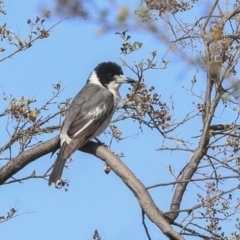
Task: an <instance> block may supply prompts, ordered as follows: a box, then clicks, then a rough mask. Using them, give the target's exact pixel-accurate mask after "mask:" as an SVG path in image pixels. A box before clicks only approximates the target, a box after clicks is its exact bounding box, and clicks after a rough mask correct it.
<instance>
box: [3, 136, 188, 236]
mask: <svg viewBox="0 0 240 240" xmlns="http://www.w3.org/2000/svg"><path fill="white" fill-rule="evenodd" d="M58 145H59V137H58V136H57V137H55V138H52V139H50V140H49V141H46V142H44V143H41V144H39V145H37V146H35V147H33V148H31V149H29V150H27V151H25V152H23V153H21V154H19V155H18V156H17V157H16V158H13V159H11V161H9V162H8V163H7V164H6V165H5V166H4V167H2V169H1V170H0V184H3V183H4V182H5V181H6V180H8V179H9V178H10V177H11V176H13V174H15V173H17V172H18V171H20V170H21V169H22V168H24V167H25V166H26V165H27V164H29V163H31V162H33V161H34V160H37V159H38V158H40V157H42V156H44V155H46V154H48V153H51V152H53V151H55V150H56V149H57V148H58ZM81 150H82V151H84V152H87V153H90V154H93V155H94V156H96V157H98V158H100V159H102V160H103V161H105V162H106V164H107V165H108V166H109V167H111V169H112V170H113V171H114V172H115V173H116V174H117V175H118V176H119V177H120V178H121V179H122V181H123V182H124V183H125V184H126V185H127V187H128V188H129V189H130V190H131V191H132V192H133V194H134V196H135V197H136V198H137V200H138V202H139V204H140V206H141V208H142V209H143V211H144V212H145V214H146V215H147V216H148V218H149V219H150V220H151V221H152V222H153V223H155V224H156V225H157V226H158V227H159V228H160V229H161V230H162V232H163V233H164V234H165V235H166V236H168V237H169V239H172V240H182V239H183V238H182V237H181V236H180V235H179V234H178V233H176V232H175V231H174V230H173V229H172V227H171V225H170V224H169V223H168V221H167V220H166V219H165V217H164V216H163V212H162V211H160V210H159V209H158V207H157V205H156V204H155V203H154V201H153V200H152V198H151V196H150V194H149V193H148V191H147V190H146V188H145V186H144V185H143V184H142V183H141V182H140V181H139V180H138V179H137V178H136V177H135V175H134V174H133V173H132V172H131V171H130V170H129V169H128V168H127V167H126V166H125V165H124V164H123V163H122V162H121V160H120V159H119V158H118V157H116V156H115V155H114V154H113V153H112V152H110V151H109V150H108V149H106V148H105V147H104V146H102V145H99V144H98V143H95V142H89V143H87V144H86V145H85V146H84V147H83V148H82V149H81Z"/></svg>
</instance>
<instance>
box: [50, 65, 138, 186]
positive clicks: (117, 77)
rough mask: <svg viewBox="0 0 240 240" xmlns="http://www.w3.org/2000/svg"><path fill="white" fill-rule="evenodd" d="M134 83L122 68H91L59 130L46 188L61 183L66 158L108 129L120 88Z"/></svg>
mask: <svg viewBox="0 0 240 240" xmlns="http://www.w3.org/2000/svg"><path fill="white" fill-rule="evenodd" d="M134 82H135V80H133V79H132V78H129V77H126V76H124V75H123V71H122V68H121V67H120V66H119V65H118V64H117V63H115V62H102V63H100V64H98V65H97V66H96V67H95V68H94V70H93V71H92V73H91V74H90V76H89V77H88V79H87V82H86V84H85V85H84V87H83V88H82V89H81V90H80V91H79V92H78V93H77V95H76V96H75V97H74V98H73V100H72V102H71V104H70V106H69V109H68V111H67V113H66V116H65V119H64V121H63V124H62V128H61V131H60V150H59V153H58V156H57V158H56V160H55V162H54V165H53V169H52V172H51V174H50V177H49V181H48V184H49V186H50V185H52V184H55V186H58V185H59V184H60V183H61V182H62V180H61V177H62V173H63V169H64V166H65V163H66V161H67V159H68V158H70V157H71V155H72V154H73V153H74V152H75V151H76V150H78V149H79V148H81V147H82V146H83V145H85V144H86V143H87V142H88V141H89V140H91V139H93V138H96V137H97V136H99V135H100V134H101V133H102V132H103V131H104V130H105V129H106V128H107V127H108V125H109V123H110V121H111V119H112V116H113V114H114V112H115V110H116V108H117V106H118V103H119V101H120V99H121V96H120V93H119V88H120V86H121V85H122V84H123V83H134Z"/></svg>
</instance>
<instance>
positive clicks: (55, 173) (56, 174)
mask: <svg viewBox="0 0 240 240" xmlns="http://www.w3.org/2000/svg"><path fill="white" fill-rule="evenodd" d="M66 146H67V143H66V142H64V143H63V145H62V146H61V148H60V151H59V153H58V156H57V159H56V161H55V163H54V165H53V170H52V172H51V174H50V177H49V180H48V185H49V186H50V185H51V184H52V183H54V184H57V183H58V182H59V181H61V177H62V173H63V169H64V166H65V163H66V160H67V159H65V158H64V151H65V148H66Z"/></svg>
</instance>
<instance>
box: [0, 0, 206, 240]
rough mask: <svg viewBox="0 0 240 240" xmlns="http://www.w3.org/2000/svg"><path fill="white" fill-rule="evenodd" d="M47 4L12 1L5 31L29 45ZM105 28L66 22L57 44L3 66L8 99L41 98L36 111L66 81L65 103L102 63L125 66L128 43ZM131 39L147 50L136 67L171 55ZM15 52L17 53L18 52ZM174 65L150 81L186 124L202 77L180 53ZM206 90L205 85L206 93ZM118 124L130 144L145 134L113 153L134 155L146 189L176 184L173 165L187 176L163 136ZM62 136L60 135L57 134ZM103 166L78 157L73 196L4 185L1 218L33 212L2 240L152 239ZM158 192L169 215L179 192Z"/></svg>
mask: <svg viewBox="0 0 240 240" xmlns="http://www.w3.org/2000/svg"><path fill="white" fill-rule="evenodd" d="M45 2H47V1H45ZM45 2H44V1H30V0H27V1H24V4H23V3H21V4H19V1H17V0H12V1H6V2H5V7H6V10H7V12H8V15H7V16H3V15H1V16H0V24H3V23H4V22H7V26H8V28H9V29H11V30H12V31H14V32H18V33H19V37H20V38H21V39H24V38H25V37H26V36H27V34H28V27H27V24H26V21H27V19H28V18H35V16H36V15H40V13H39V6H43V5H44V3H45ZM138 2H139V1H138V0H134V1H131V6H130V9H131V11H133V10H134V9H135V7H137V5H138ZM40 3H41V5H40ZM121 4H122V5H125V4H126V5H127V6H129V5H128V4H129V1H126V0H124V1H121ZM115 10H116V9H115ZM56 21H58V20H57V19H56V18H54V19H53V20H51V21H50V22H49V23H48V22H47V23H46V25H47V26H51V24H53V23H55V22H56ZM98 28H99V26H98V25H97V24H89V22H88V21H84V20H74V21H72V20H68V21H65V22H63V23H61V24H60V25H59V26H57V27H56V28H54V29H53V30H52V31H51V36H50V37H49V38H47V39H43V40H39V41H37V42H36V43H35V44H34V45H33V46H32V47H31V48H30V49H29V50H27V51H25V52H22V53H19V54H17V55H16V56H14V57H12V59H7V60H6V61H4V62H2V63H1V80H0V86H1V89H0V92H1V93H2V92H5V93H6V94H8V95H9V94H12V95H13V97H15V98H19V97H21V96H25V97H34V98H35V99H37V102H36V103H35V106H36V107H39V106H41V104H43V103H44V102H46V101H47V100H48V99H49V98H50V97H51V94H52V89H51V87H52V84H54V83H56V82H58V81H61V82H62V86H63V87H64V88H65V90H64V91H63V92H62V94H61V96H60V97H59V99H58V100H59V101H64V100H65V99H66V98H70V97H73V96H75V94H76V93H77V92H78V91H79V90H80V89H81V87H82V86H83V85H84V84H85V81H86V79H87V77H88V75H89V74H90V73H91V71H92V70H93V68H94V67H95V66H96V65H97V64H98V63H100V62H103V61H115V62H117V63H119V64H120V60H119V57H121V55H120V47H121V43H122V42H121V39H120V38H119V36H117V35H115V34H114V32H115V31H111V32H108V33H106V34H104V35H102V36H101V37H98V36H97V35H96V31H97V29H98ZM122 30H125V29H122ZM117 31H119V29H118V30H117ZM130 34H131V35H132V38H133V40H137V41H140V42H143V43H144V45H143V49H142V50H141V51H139V52H137V53H135V54H134V55H132V56H130V57H129V58H128V61H129V63H130V64H132V63H133V61H135V60H141V59H143V58H145V57H148V56H149V52H151V51H154V50H157V51H158V53H159V55H158V57H157V59H158V60H159V61H161V60H162V57H163V55H164V54H165V52H166V49H167V47H166V45H163V44H161V43H160V42H159V41H157V40H156V39H155V38H154V37H152V36H150V35H147V34H146V33H142V32H137V31H131V32H130ZM1 43H2V42H0V47H1ZM5 47H6V45H5ZM9 49H10V50H9V52H11V51H13V50H14V47H11V48H9ZM7 53H8V52H7V51H6V52H4V53H1V54H2V55H0V57H1V56H5V55H7ZM166 60H171V62H170V64H169V68H168V69H166V70H160V71H149V72H148V73H147V74H146V76H145V81H146V83H147V85H149V86H151V85H156V89H157V91H158V92H159V93H160V95H161V96H162V97H161V99H162V101H163V102H168V101H169V94H173V93H174V98H175V99H176V100H174V103H175V111H176V112H175V114H176V116H177V118H178V119H181V118H182V117H184V116H185V114H186V113H187V112H188V110H189V109H190V108H191V107H192V103H191V101H190V100H189V99H190V95H189V94H186V92H185V91H184V90H183V89H182V85H186V86H190V83H191V82H190V81H191V79H192V77H193V75H194V73H195V70H194V68H192V69H191V68H190V67H186V65H185V64H184V63H182V64H181V60H180V61H179V58H178V57H177V56H176V55H175V54H173V53H171V54H169V55H168V56H167V57H166ZM123 71H124V73H125V75H127V76H129V77H132V78H134V77H135V76H134V74H133V73H132V72H130V71H129V70H128V69H127V68H124V69H123ZM201 85H202V84H201V82H200V83H199V85H198V86H200V87H201ZM126 92H127V86H123V87H122V89H121V95H122V96H123V97H124V94H126ZM0 106H1V109H2V110H1V112H2V111H3V109H4V108H5V106H6V105H5V103H4V102H3V101H1V105H0ZM53 110H54V109H53ZM55 110H56V109H55ZM57 120H58V119H56V120H55V121H56V122H57ZM199 120H200V119H199ZM199 120H198V121H199ZM195 123H196V122H195ZM1 124H2V125H1V126H2V130H1V134H2V136H3V135H4V137H1V139H0V143H1V145H3V144H4V143H5V142H6V141H7V134H6V132H5V124H6V119H4V120H1ZM116 125H117V126H119V128H120V129H121V130H122V131H123V134H124V136H126V137H127V136H131V135H132V134H138V135H135V136H134V137H131V138H127V139H126V140H124V141H121V142H119V143H117V142H116V141H114V142H113V145H112V150H113V151H114V152H116V153H120V152H124V153H125V154H126V157H125V158H123V161H124V163H125V164H126V165H127V166H128V167H129V168H130V169H131V170H132V171H133V172H134V173H135V175H136V176H137V177H138V178H139V179H140V180H141V181H142V182H143V183H144V184H145V185H146V186H148V185H151V184H155V183H161V182H167V181H170V180H171V181H173V178H172V177H171V176H170V175H169V172H168V170H167V168H166V166H167V165H174V166H175V168H176V170H180V169H181V168H182V166H183V165H184V164H185V163H186V162H187V161H188V160H189V156H187V155H186V154H185V153H180V154H179V153H178V154H175V153H173V154H166V153H161V152H157V151H155V150H156V149H157V148H158V147H160V145H161V143H162V137H161V136H160V135H159V134H158V133H156V132H154V131H152V130H150V129H147V128H146V127H144V128H143V129H144V132H143V133H141V132H140V130H139V128H138V125H137V124H134V123H133V122H132V121H131V120H127V121H125V122H123V123H119V124H116ZM193 131H194V132H196V135H199V134H200V132H199V129H197V128H194V125H192V129H191V133H189V135H193V134H192V133H193ZM56 134H57V132H55V133H54V135H56ZM180 134H181V135H182V136H183V135H188V133H187V128H182V129H181V131H180ZM40 138H41V137H39V139H40ZM50 138H51V136H50V135H49V136H48V135H46V136H44V137H43V139H44V140H47V139H50ZM100 139H101V140H102V141H105V142H106V143H108V142H109V140H110V138H109V136H106V135H102V136H101V137H100ZM54 159H55V156H54V157H53V158H52V159H50V156H49V155H47V156H45V157H43V158H41V159H38V160H37V161H35V162H34V163H32V164H30V165H28V166H27V167H26V168H24V169H23V170H22V171H21V172H19V173H18V174H17V176H18V177H20V176H26V175H29V174H30V173H31V172H32V171H33V169H35V170H36V171H37V173H43V172H45V171H46V169H47V168H49V166H50V165H51V164H52V163H53V161H54ZM103 166H104V163H103V162H102V161H100V160H99V159H97V158H95V157H93V156H91V155H88V154H85V153H82V152H76V153H75V154H74V155H73V162H72V163H71V164H69V169H68V170H65V171H64V175H63V177H64V178H68V179H69V180H70V187H69V189H68V192H65V191H64V190H61V191H59V190H57V189H55V188H54V187H49V186H48V185H47V182H45V181H43V180H29V181H26V182H24V183H23V184H17V183H15V184H11V185H3V186H1V188H0V196H1V204H0V215H4V214H5V212H6V211H8V209H9V207H10V206H14V204H15V203H16V202H17V209H18V211H19V214H21V213H24V212H25V211H27V212H31V213H29V214H24V215H22V216H19V217H17V218H15V219H12V220H11V221H8V222H7V223H4V224H0V229H1V230H0V235H1V239H4V240H15V239H24V240H30V239H34V240H42V239H45V240H50V239H71V240H88V239H92V235H93V232H94V230H95V229H97V230H99V233H100V235H101V237H102V238H103V239H105V240H120V239H121V240H122V239H126V240H127V239H129V240H130V239H138V240H142V239H147V238H146V235H145V232H144V229H143V227H142V223H141V209H140V207H139V204H138V202H137V200H136V199H135V197H134V196H133V194H132V193H131V192H130V190H129V189H128V188H127V187H125V185H124V184H123V182H122V181H121V180H120V179H119V178H118V177H117V176H116V175H115V174H114V173H113V172H111V173H110V174H109V175H106V174H105V173H104V172H103V170H102V169H103ZM188 190H189V191H188V192H187V193H186V196H185V198H186V199H187V197H189V196H192V197H194V196H195V195H194V192H195V193H196V191H198V189H194V188H193V186H192V187H189V189H188ZM191 190H192V191H191ZM150 193H151V194H152V196H153V198H154V200H155V201H156V203H157V204H158V205H159V207H160V208H161V209H162V210H163V211H165V210H168V207H169V203H170V199H171V196H172V188H161V189H154V190H150ZM188 205H189V201H187V202H183V205H182V206H183V207H184V206H185V207H187V206H188ZM147 223H148V228H149V232H150V234H151V237H152V239H154V240H158V239H163V238H162V234H161V232H160V231H159V229H157V228H156V227H155V226H154V225H153V224H152V223H149V222H148V221H147Z"/></svg>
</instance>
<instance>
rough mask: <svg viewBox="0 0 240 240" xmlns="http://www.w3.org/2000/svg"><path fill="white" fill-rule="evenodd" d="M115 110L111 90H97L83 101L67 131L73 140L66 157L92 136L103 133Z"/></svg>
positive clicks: (66, 150) (67, 149)
mask: <svg viewBox="0 0 240 240" xmlns="http://www.w3.org/2000/svg"><path fill="white" fill-rule="evenodd" d="M113 111H114V101H113V95H112V93H111V92H109V91H105V93H104V91H103V92H102V91H99V92H96V94H95V95H94V96H93V97H91V98H89V99H88V101H85V102H84V103H82V105H81V111H79V112H78V114H77V115H76V117H75V119H74V120H73V121H72V122H71V124H70V125H69V128H68V131H67V135H68V136H69V137H70V138H71V141H70V143H69V144H68V145H67V147H66V149H65V153H64V158H66V159H67V158H69V157H70V156H71V154H72V153H73V152H74V151H76V150H77V149H78V148H80V147H81V146H83V145H84V144H85V143H86V142H88V141H89V140H90V139H91V138H93V137H96V136H97V135H99V134H101V133H102V132H103V131H104V130H105V128H106V127H107V125H108V124H109V121H110V120H111V116H112V112H113ZM105 121H107V123H106V122H105ZM103 123H104V126H103Z"/></svg>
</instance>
